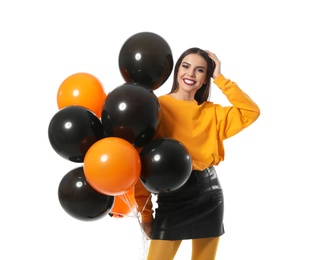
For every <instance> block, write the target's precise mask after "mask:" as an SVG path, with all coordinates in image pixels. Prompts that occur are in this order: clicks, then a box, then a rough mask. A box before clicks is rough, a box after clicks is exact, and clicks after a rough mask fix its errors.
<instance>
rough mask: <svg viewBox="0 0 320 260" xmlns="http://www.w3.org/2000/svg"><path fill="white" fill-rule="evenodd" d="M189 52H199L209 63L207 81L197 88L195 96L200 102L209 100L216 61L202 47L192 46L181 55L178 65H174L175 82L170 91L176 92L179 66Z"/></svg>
mask: <svg viewBox="0 0 320 260" xmlns="http://www.w3.org/2000/svg"><path fill="white" fill-rule="evenodd" d="M189 54H199V55H200V56H201V57H203V58H204V59H205V61H206V62H207V65H208V67H207V71H206V73H207V74H206V80H205V81H206V83H205V84H203V85H202V86H201V88H199V89H198V90H197V92H196V94H195V97H194V98H195V100H196V101H197V102H198V104H202V103H203V102H204V101H207V100H208V98H209V93H210V86H211V76H212V74H213V71H214V68H215V63H214V62H213V61H212V60H211V59H210V57H209V56H208V54H207V53H206V52H205V51H204V50H202V49H200V48H196V47H194V48H190V49H188V50H186V51H184V52H183V53H182V54H181V55H180V57H179V59H178V60H177V62H176V65H175V67H174V75H173V83H172V88H171V91H170V93H173V92H175V91H176V90H177V89H178V87H179V84H178V79H177V75H178V70H179V67H180V65H181V62H182V60H183V58H184V57H186V56H187V55H189Z"/></svg>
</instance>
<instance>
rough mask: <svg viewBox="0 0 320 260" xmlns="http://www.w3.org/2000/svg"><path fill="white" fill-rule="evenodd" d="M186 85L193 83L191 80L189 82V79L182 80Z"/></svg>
mask: <svg viewBox="0 0 320 260" xmlns="http://www.w3.org/2000/svg"><path fill="white" fill-rule="evenodd" d="M183 81H184V82H185V83H186V84H189V85H190V84H194V83H195V81H193V80H190V79H184V80H183Z"/></svg>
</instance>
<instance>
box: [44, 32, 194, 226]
mask: <svg viewBox="0 0 320 260" xmlns="http://www.w3.org/2000/svg"><path fill="white" fill-rule="evenodd" d="M119 69H120V72H121V74H122V77H123V79H124V80H125V83H123V84H121V85H119V86H118V87H116V88H114V89H113V90H112V91H110V92H109V93H108V94H106V92H105V90H104V87H103V85H102V84H101V82H100V81H99V80H98V79H97V78H96V77H95V76H94V75H92V74H90V73H84V72H81V73H75V74H72V75H70V76H69V77H67V78H66V79H65V80H64V81H63V82H62V83H61V85H60V87H59V89H58V93H57V105H58V108H59V110H58V111H57V113H56V114H55V115H54V116H53V117H52V119H51V121H50V123H49V127H48V137H49V141H50V144H51V146H52V148H53V149H54V151H55V152H56V153H57V154H59V155H60V156H61V157H62V158H64V159H66V160H69V161H71V162H74V163H81V164H82V165H81V166H80V167H76V168H74V169H72V170H71V171H69V172H68V173H67V174H66V175H65V176H64V177H63V178H62V180H61V182H60V185H59V188H58V197H59V201H60V204H61V206H62V208H63V209H64V210H65V211H66V212H67V213H68V214H69V215H70V216H72V217H74V218H76V219H79V220H86V221H88V220H96V219H100V218H101V217H102V216H105V215H111V216H114V217H121V216H124V215H128V214H130V213H132V212H134V211H135V210H136V202H135V200H134V186H135V184H136V183H137V181H139V179H141V181H142V183H143V184H144V185H145V187H146V188H147V189H148V190H149V191H151V192H153V193H158V192H162V191H165V192H168V191H171V190H174V189H177V188H178V187H180V186H181V185H183V183H184V182H185V181H186V179H187V178H188V175H189V174H190V173H191V159H190V156H189V154H188V151H187V150H186V149H185V147H184V146H183V144H181V143H179V142H178V141H176V140H172V139H158V140H157V139H156V140H152V139H153V137H154V135H155V133H156V131H157V128H158V126H159V124H160V121H161V118H160V105H159V102H158V99H157V97H156V96H155V94H154V92H153V91H154V90H155V89H157V88H159V87H160V86H161V85H162V84H163V83H164V82H165V81H166V80H167V79H168V77H169V76H170V74H171V72H172V69H173V58H172V53H171V49H170V47H169V45H168V44H167V42H166V41H165V40H164V39H163V38H162V37H160V36H159V35H157V34H155V33H151V32H142V33H137V34H135V35H133V36H131V37H130V38H129V39H128V40H127V41H126V42H125V43H124V44H123V46H122V48H121V51H120V54H119ZM139 151H140V153H139ZM155 159H156V160H155ZM162 173H164V175H161V174H162ZM170 176H171V177H170Z"/></svg>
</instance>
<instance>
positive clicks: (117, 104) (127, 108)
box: [101, 83, 160, 147]
mask: <svg viewBox="0 0 320 260" xmlns="http://www.w3.org/2000/svg"><path fill="white" fill-rule="evenodd" d="M101 121H102V125H103V128H104V130H105V132H106V134H107V135H108V136H114V137H119V138H123V139H125V140H127V141H128V142H129V143H131V144H132V145H134V146H135V147H141V146H143V145H145V144H147V143H148V142H149V141H150V140H151V139H152V137H153V136H154V134H155V132H156V130H157V128H158V126H159V121H160V104H159V101H158V98H157V97H156V95H155V94H154V93H153V91H152V90H151V89H149V88H148V87H146V86H144V85H142V84H135V83H124V84H122V85H121V86H119V87H117V88H115V89H114V90H112V91H111V92H110V93H109V94H108V96H107V98H106V100H105V103H104V105H103V109H102V115H101Z"/></svg>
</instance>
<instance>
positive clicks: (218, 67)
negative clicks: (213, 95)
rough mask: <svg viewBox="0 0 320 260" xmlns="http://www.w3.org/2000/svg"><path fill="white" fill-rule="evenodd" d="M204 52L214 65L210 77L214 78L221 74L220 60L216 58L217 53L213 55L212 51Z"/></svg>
mask: <svg viewBox="0 0 320 260" xmlns="http://www.w3.org/2000/svg"><path fill="white" fill-rule="evenodd" d="M206 53H208V56H209V57H210V59H211V60H212V61H213V62H214V63H215V65H216V66H215V69H214V71H213V74H212V78H213V79H215V78H216V77H218V76H219V75H220V74H221V61H220V60H219V59H218V57H217V55H215V54H214V53H212V52H210V51H206Z"/></svg>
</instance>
